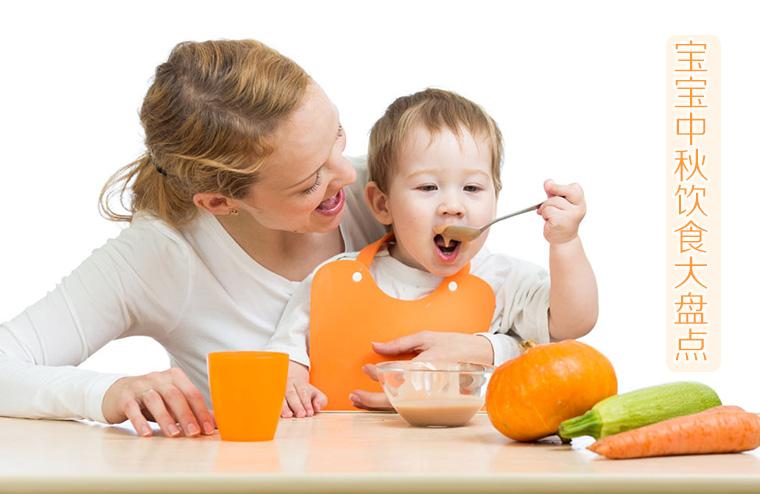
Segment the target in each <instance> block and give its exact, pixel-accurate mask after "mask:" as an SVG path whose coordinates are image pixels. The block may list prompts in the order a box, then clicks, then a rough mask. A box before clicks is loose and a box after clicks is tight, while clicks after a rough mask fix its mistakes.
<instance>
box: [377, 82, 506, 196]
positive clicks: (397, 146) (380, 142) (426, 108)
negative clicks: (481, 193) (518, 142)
mask: <svg viewBox="0 0 760 494" xmlns="http://www.w3.org/2000/svg"><path fill="white" fill-rule="evenodd" d="M417 125H422V126H423V127H424V128H425V129H426V130H428V131H429V132H430V133H431V134H432V135H435V133H437V132H440V131H441V130H443V129H447V130H450V131H451V132H453V133H454V134H456V135H458V136H461V132H462V129H465V130H467V131H468V132H469V133H470V134H472V135H473V137H480V138H483V139H485V140H486V142H487V143H488V145H489V147H490V150H491V174H492V176H493V184H494V189H495V190H496V194H497V195H498V194H499V191H500V190H501V160H502V142H501V131H499V127H498V125H496V122H495V121H494V120H493V118H491V116H490V115H488V113H486V112H485V110H483V109H482V108H481V107H480V106H478V105H476V104H475V103H473V102H472V101H470V100H468V99H467V98H465V97H463V96H460V95H458V94H456V93H454V92H451V91H444V90H442V89H432V88H429V89H425V90H424V91H420V92H417V93H414V94H411V95H409V96H402V97H400V98H398V99H396V101H394V102H393V103H391V105H390V106H389V107H388V109H387V110H386V111H385V114H384V115H383V116H382V117H381V118H380V119H379V120H378V121H377V122H375V125H374V126H372V130H371V131H370V135H369V151H368V156H367V166H368V168H369V179H370V180H371V181H374V182H375V183H376V184H377V186H378V188H379V189H380V190H381V191H383V192H386V193H387V192H388V185H389V181H390V176H391V173H392V172H393V166H394V163H395V162H396V160H397V159H398V154H399V152H400V151H401V148H402V146H404V144H405V142H406V139H407V137H408V135H409V132H410V130H412V129H413V128H415V127H416V126H417Z"/></svg>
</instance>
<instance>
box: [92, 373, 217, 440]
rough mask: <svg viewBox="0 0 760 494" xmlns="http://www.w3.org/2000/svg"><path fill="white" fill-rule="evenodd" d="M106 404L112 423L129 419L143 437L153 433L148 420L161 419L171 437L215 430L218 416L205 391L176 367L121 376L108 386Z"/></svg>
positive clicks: (156, 420) (163, 428) (104, 400)
mask: <svg viewBox="0 0 760 494" xmlns="http://www.w3.org/2000/svg"><path fill="white" fill-rule="evenodd" d="M102 408H103V415H104V416H105V418H106V420H107V421H108V422H109V423H111V424H117V423H120V422H123V421H124V420H127V419H129V421H130V422H131V423H132V425H133V426H134V428H135V430H136V431H137V433H138V434H140V435H141V436H143V437H147V436H150V435H151V434H153V432H152V430H151V428H150V425H148V421H153V422H157V423H158V425H159V427H160V428H161V430H162V431H163V433H164V434H165V435H166V436H167V437H177V436H180V435H182V434H184V435H185V436H188V437H193V436H198V435H199V434H201V432H202V433H203V434H206V435H210V434H213V433H214V417H213V416H212V415H211V412H209V410H208V408H207V407H206V402H205V401H203V395H202V394H201V392H200V391H199V390H198V388H197V387H195V385H194V384H193V383H192V382H190V379H188V378H187V376H186V375H185V373H184V372H183V371H182V370H181V369H178V368H176V367H173V368H171V369H167V370H165V371H161V372H151V373H150V374H145V375H143V376H130V377H123V378H121V379H119V380H118V381H116V382H115V383H113V384H112V385H111V387H110V388H108V390H106V394H105V395H104V396H103V404H102ZM177 424H179V427H178V426H177Z"/></svg>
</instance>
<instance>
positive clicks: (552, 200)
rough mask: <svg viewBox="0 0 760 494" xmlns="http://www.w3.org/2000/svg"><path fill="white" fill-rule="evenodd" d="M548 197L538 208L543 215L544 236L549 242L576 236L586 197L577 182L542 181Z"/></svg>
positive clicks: (558, 242)
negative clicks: (561, 183) (560, 183)
mask: <svg viewBox="0 0 760 494" xmlns="http://www.w3.org/2000/svg"><path fill="white" fill-rule="evenodd" d="M544 190H545V191H546V197H548V199H547V200H546V201H544V203H543V204H542V205H541V207H539V208H538V211H537V212H538V214H540V215H541V216H543V218H544V221H545V224H544V238H546V240H547V241H548V242H549V243H550V244H564V243H565V242H569V241H571V240H573V239H574V238H576V237H577V236H578V225H580V223H581V220H582V219H583V217H584V216H585V215H586V199H585V198H584V196H583V189H581V186H580V185H578V184H569V185H559V184H557V183H555V182H554V181H553V180H547V181H546V182H544Z"/></svg>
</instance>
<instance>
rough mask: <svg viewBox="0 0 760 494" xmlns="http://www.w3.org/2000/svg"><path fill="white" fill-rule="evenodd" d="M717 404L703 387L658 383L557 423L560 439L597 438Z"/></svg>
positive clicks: (715, 397) (709, 389) (612, 399)
mask: <svg viewBox="0 0 760 494" xmlns="http://www.w3.org/2000/svg"><path fill="white" fill-rule="evenodd" d="M720 404H721V402H720V398H718V394H717V393H716V392H715V391H713V389H712V388H711V387H710V386H707V385H705V384H701V383H696V382H675V383H668V384H661V385H659V386H651V387H648V388H643V389H637V390H636V391H631V392H628V393H623V394H621V395H615V396H610V397H609V398H605V399H604V400H602V401H600V402H599V403H597V404H596V405H594V406H593V407H592V408H591V410H589V411H588V412H586V413H585V414H583V415H580V416H578V417H574V418H571V419H568V420H565V421H564V422H562V423H561V424H559V436H560V437H561V438H562V439H564V440H567V439H571V438H573V437H579V436H593V437H594V439H599V438H600V437H604V436H610V435H612V434H617V433H618V432H624V431H627V430H630V429H636V428H637V427H643V426H645V425H649V424H654V423H655V422H660V421H662V420H666V419H670V418H673V417H679V416H681V415H690V414H692V413H697V412H701V411H702V410H707V409H708V408H712V407H716V406H718V405H720Z"/></svg>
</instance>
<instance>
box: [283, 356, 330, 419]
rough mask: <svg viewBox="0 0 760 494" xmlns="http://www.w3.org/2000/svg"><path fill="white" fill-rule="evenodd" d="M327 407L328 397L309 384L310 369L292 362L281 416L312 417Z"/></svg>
mask: <svg viewBox="0 0 760 494" xmlns="http://www.w3.org/2000/svg"><path fill="white" fill-rule="evenodd" d="M326 405H327V396H325V394H324V393H323V392H322V391H320V390H319V389H317V388H315V387H314V386H312V385H311V384H310V383H309V369H308V368H307V367H306V366H304V365H301V364H299V363H298V362H293V361H292V360H291V361H290V362H289V363H288V381H287V384H286V385H285V399H284V400H283V402H282V411H281V412H280V416H281V417H283V418H286V419H289V418H291V417H294V416H295V417H297V418H301V417H311V416H312V415H314V414H315V413H318V412H319V411H320V410H322V408H324V407H325V406H326Z"/></svg>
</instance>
